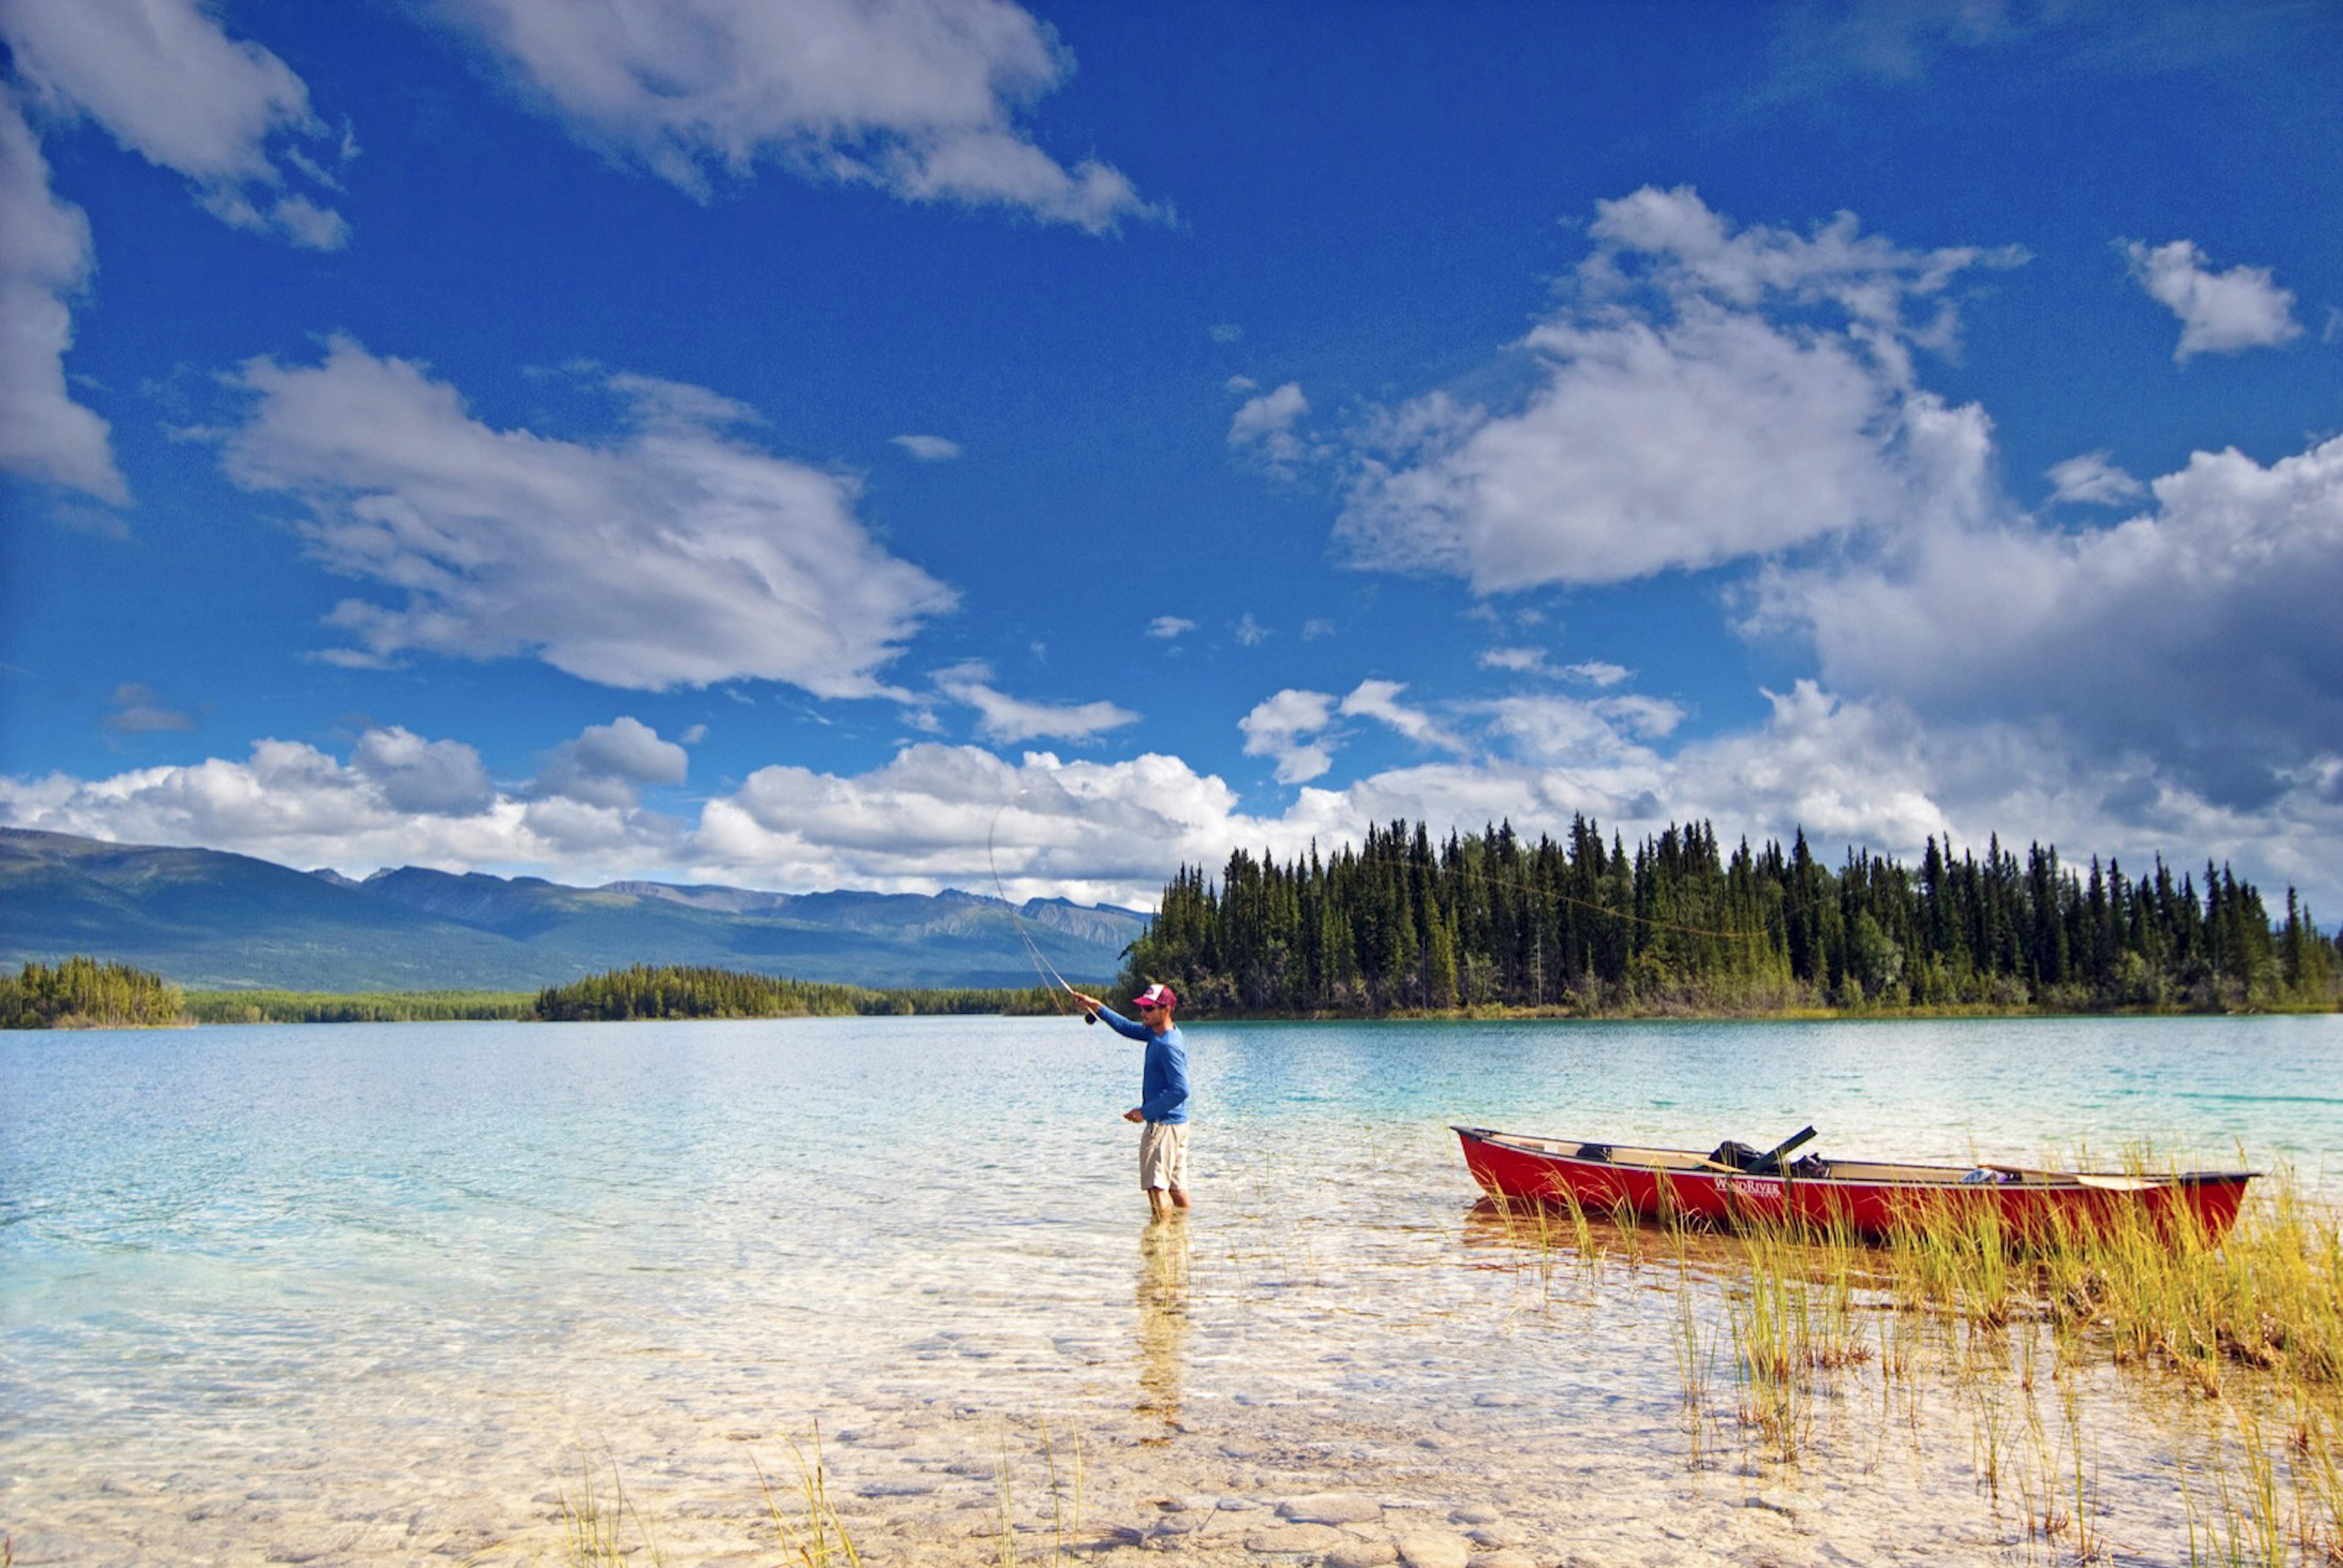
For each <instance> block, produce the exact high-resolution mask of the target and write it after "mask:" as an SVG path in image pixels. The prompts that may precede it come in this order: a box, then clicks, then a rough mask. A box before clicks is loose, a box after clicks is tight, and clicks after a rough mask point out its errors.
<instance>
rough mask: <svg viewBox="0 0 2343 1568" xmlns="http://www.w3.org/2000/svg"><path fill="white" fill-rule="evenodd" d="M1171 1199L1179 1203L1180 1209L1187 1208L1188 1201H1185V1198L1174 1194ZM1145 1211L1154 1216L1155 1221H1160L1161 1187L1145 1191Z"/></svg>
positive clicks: (1161, 1216)
mask: <svg viewBox="0 0 2343 1568" xmlns="http://www.w3.org/2000/svg"><path fill="white" fill-rule="evenodd" d="M1173 1197H1174V1199H1175V1200H1176V1201H1178V1202H1179V1205H1180V1207H1182V1209H1184V1208H1186V1207H1187V1206H1188V1201H1187V1199H1186V1198H1184V1197H1182V1196H1181V1195H1180V1194H1178V1193H1174V1194H1173ZM1147 1211H1148V1212H1149V1213H1151V1214H1152V1215H1154V1216H1155V1217H1156V1218H1157V1219H1159V1220H1161V1218H1163V1189H1162V1188H1161V1187H1150V1188H1149V1189H1148V1190H1147Z"/></svg>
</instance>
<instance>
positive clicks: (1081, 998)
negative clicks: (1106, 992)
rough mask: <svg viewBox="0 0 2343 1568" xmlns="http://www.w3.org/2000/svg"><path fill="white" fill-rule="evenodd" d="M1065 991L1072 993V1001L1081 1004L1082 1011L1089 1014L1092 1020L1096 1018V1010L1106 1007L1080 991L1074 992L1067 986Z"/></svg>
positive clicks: (1096, 999)
mask: <svg viewBox="0 0 2343 1568" xmlns="http://www.w3.org/2000/svg"><path fill="white" fill-rule="evenodd" d="M1066 990H1069V991H1071V992H1072V993H1073V998H1074V1000H1076V1001H1078V1002H1080V1003H1081V1008H1082V1010H1083V1011H1084V1012H1086V1013H1088V1014H1090V1015H1091V1017H1092V1018H1096V1017H1097V1016H1098V1010H1099V1009H1101V1008H1102V1007H1104V1006H1105V1005H1106V1003H1104V1002H1102V1001H1101V1000H1099V999H1098V998H1096V997H1094V996H1089V995H1086V994H1084V993H1083V992H1081V991H1078V990H1074V988H1073V987H1071V986H1068V987H1067V988H1066Z"/></svg>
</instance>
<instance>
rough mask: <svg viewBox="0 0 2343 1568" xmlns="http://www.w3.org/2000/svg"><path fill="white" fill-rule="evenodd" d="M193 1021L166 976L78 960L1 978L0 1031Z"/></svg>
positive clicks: (38, 966) (182, 995)
mask: <svg viewBox="0 0 2343 1568" xmlns="http://www.w3.org/2000/svg"><path fill="white" fill-rule="evenodd" d="M193 1022H195V1019H194V1018H193V1017H192V1016H190V1015H189V1013H188V1011H187V999H186V995H185V993H183V992H182V991H181V990H179V988H178V987H177V986H175V985H173V984H172V983H171V982H170V981H168V980H165V979H164V978H163V977H162V976H160V975H156V974H149V973H148V972H147V971H146V970H141V969H133V968H132V967H131V966H130V965H128V964H122V963H103V962H100V961H99V960H96V959H90V958H82V957H78V956H76V957H74V958H69V959H66V960H64V961H63V962H61V963H56V964H43V963H29V964H26V965H25V967H24V968H23V970H19V971H18V972H17V973H15V974H13V975H0V1029H159V1028H169V1027H173V1026H176V1025H180V1024H189V1023H193Z"/></svg>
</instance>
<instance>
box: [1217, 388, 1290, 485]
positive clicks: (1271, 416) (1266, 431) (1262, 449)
mask: <svg viewBox="0 0 2343 1568" xmlns="http://www.w3.org/2000/svg"><path fill="white" fill-rule="evenodd" d="M1232 385H1233V384H1232ZM1250 385H1251V383H1247V386H1248V387H1250ZM1309 412H1310V399H1308V398H1307V397H1303V396H1302V384H1301V383H1300V382H1298V381H1288V382H1287V383H1285V385H1284V386H1282V387H1278V388H1277V389H1276V390H1275V391H1273V392H1264V393H1262V395H1261V396H1260V397H1249V398H1247V399H1246V400H1245V401H1244V403H1243V405H1242V407H1239V408H1238V409H1237V411H1236V417H1234V418H1232V419H1231V420H1230V421H1229V449H1230V450H1231V451H1233V452H1238V453H1242V454H1243V455H1245V456H1247V457H1252V458H1253V459H1255V460H1257V461H1258V462H1260V463H1261V464H1262V466H1263V467H1267V468H1268V469H1269V470H1270V471H1271V472H1272V473H1277V474H1291V473H1292V471H1293V468H1294V467H1295V465H1297V464H1299V463H1301V462H1302V460H1303V459H1304V458H1306V457H1308V456H1309V455H1310V453H1309V447H1307V446H1306V445H1305V444H1304V443H1303V441H1302V437H1300V436H1299V435H1297V434H1295V432H1294V428H1293V427H1294V426H1295V425H1296V424H1297V423H1299V422H1300V421H1301V419H1302V417H1303V416H1304V415H1306V414H1308V413H1309Z"/></svg>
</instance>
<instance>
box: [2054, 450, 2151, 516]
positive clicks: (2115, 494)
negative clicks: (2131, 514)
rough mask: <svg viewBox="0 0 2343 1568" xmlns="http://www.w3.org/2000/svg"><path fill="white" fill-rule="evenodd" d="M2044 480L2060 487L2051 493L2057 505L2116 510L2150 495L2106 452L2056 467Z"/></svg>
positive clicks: (2145, 488) (2071, 459)
mask: <svg viewBox="0 0 2343 1568" xmlns="http://www.w3.org/2000/svg"><path fill="white" fill-rule="evenodd" d="M2044 477H2046V478H2047V479H2048V480H2049V481H2050V482H2051V483H2052V484H2053V485H2055V486H2056V487H2057V488H2056V490H2054V491H2053V492H2052V493H2051V497H2050V498H2051V499H2052V500H2054V501H2077V502H2080V503H2082V504H2084V505H2086V506H2094V507H2117V506H2121V505H2123V504H2124V503H2125V502H2127V501H2136V500H2137V499H2139V498H2140V497H2142V496H2145V495H2147V486H2146V485H2143V484H2141V483H2140V482H2139V481H2138V480H2137V479H2135V478H2133V477H2131V476H2130V475H2129V474H2127V473H2125V472H2124V471H2123V470H2122V469H2121V468H2119V467H2116V465H2115V463H2114V461H2113V460H2112V454H2110V453H2107V452H2086V453H2084V454H2082V455H2081V456H2080V457H2069V458H2067V459H2066V461H2065V462H2063V463H2053V464H2051V465H2050V467H2049V469H2048V471H2047V472H2046V474H2045V475H2044Z"/></svg>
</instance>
